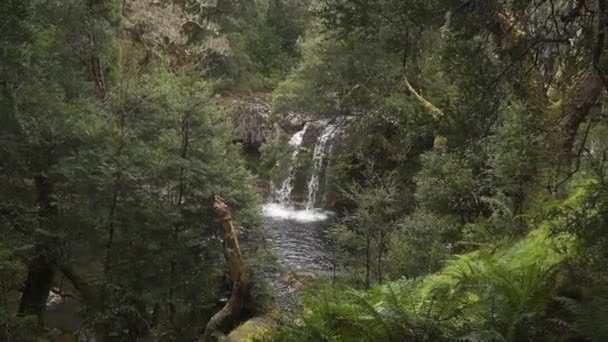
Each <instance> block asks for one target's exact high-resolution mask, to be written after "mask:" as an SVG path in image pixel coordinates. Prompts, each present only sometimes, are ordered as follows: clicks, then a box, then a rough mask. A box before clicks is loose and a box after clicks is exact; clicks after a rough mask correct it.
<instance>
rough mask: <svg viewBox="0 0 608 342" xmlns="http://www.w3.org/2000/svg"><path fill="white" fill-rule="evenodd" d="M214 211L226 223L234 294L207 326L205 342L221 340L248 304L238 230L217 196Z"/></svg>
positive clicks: (214, 199)
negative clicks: (246, 301) (219, 338)
mask: <svg viewBox="0 0 608 342" xmlns="http://www.w3.org/2000/svg"><path fill="white" fill-rule="evenodd" d="M213 210H214V212H215V216H216V219H217V221H219V222H220V223H221V224H222V228H223V230H224V252H225V255H226V258H227V260H226V262H227V263H228V265H229V267H230V279H231V281H232V292H231V294H230V299H228V302H227V303H226V305H224V307H223V308H222V309H221V310H220V311H219V312H217V313H216V314H215V315H213V317H211V319H210V320H209V322H208V323H207V327H206V329H205V333H204V335H203V337H202V342H210V341H217V340H218V337H219V336H222V335H224V334H226V333H227V332H228V331H229V329H231V328H232V327H234V326H235V325H236V324H237V323H238V321H239V319H240V318H241V313H242V311H243V306H244V304H245V296H246V292H247V284H248V281H247V277H246V274H245V265H244V263H243V258H242V255H241V248H240V246H239V241H238V231H237V228H236V226H235V225H234V223H233V222H232V213H231V212H230V208H229V207H228V205H227V204H226V202H225V201H224V199H222V198H221V197H220V196H217V195H216V196H213Z"/></svg>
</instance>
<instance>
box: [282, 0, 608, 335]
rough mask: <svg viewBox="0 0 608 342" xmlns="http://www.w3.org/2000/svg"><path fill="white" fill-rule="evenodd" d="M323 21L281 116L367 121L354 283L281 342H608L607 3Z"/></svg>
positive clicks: (337, 172) (292, 321)
mask: <svg viewBox="0 0 608 342" xmlns="http://www.w3.org/2000/svg"><path fill="white" fill-rule="evenodd" d="M312 10H313V12H314V13H315V14H316V18H317V20H318V26H315V27H314V28H313V29H312V30H311V31H310V32H309V34H308V37H307V39H306V41H305V42H304V43H303V49H304V52H303V56H304V57H303V59H302V60H301V62H300V63H299V65H298V66H297V67H296V68H295V69H294V70H293V71H292V72H291V74H290V75H289V76H288V77H287V78H286V80H285V81H284V82H282V83H280V84H279V86H278V87H277V89H276V90H275V92H274V102H275V103H274V104H275V110H276V111H277V112H278V113H281V112H288V111H290V110H306V111H312V112H315V113H316V114H317V115H319V116H321V117H324V116H329V117H331V116H333V115H343V116H347V117H350V118H351V120H350V121H349V124H348V125H347V128H346V132H347V133H346V137H344V139H345V140H346V142H345V143H344V144H343V146H342V148H341V151H340V154H339V155H337V156H335V157H334V158H335V162H336V163H335V166H334V167H333V169H332V170H330V172H331V173H332V180H333V182H335V184H334V186H333V187H334V188H335V189H339V193H338V194H337V196H338V197H339V198H340V199H339V200H338V201H337V202H336V203H339V206H338V207H340V208H344V209H346V215H345V217H344V218H343V219H341V220H340V222H339V223H337V224H335V225H334V227H333V228H332V234H333V236H334V238H335V241H336V244H337V252H336V265H337V270H338V271H337V274H336V275H333V276H332V277H331V279H329V280H328V282H327V283H323V282H321V284H320V285H319V287H318V288H315V289H314V290H311V291H310V293H309V295H308V297H307V299H306V300H304V301H303V303H302V304H301V305H302V307H301V311H300V312H299V313H297V314H296V317H295V318H287V319H285V320H284V324H285V325H284V327H282V328H281V329H279V330H278V332H277V333H276V334H275V335H273V336H272V338H274V339H277V340H289V341H321V340H332V341H353V340H370V341H402V340H412V341H442V340H447V341H451V340H460V341H579V340H581V341H582V340H597V341H600V340H604V339H606V338H607V335H606V332H605V329H601V328H599V327H600V326H602V325H603V323H600V322H603V320H605V317H606V316H605V312H604V310H603V309H601V308H600V306H601V305H600V304H599V303H604V302H605V301H606V298H608V297H607V293H606V283H605V277H606V272H605V270H602V269H600V268H598V267H597V266H598V265H600V264H601V263H602V262H601V261H600V260H602V258H603V257H602V256H601V255H603V253H602V252H600V250H603V249H605V247H606V245H605V242H604V241H605V240H604V236H605V233H603V232H602V231H601V229H602V228H601V227H604V226H605V218H604V214H603V213H604V211H605V204H606V202H605V199H606V192H605V190H606V189H605V175H606V172H607V171H608V169H607V166H606V156H607V145H606V143H605V134H606V124H607V122H606V117H605V114H604V108H605V105H606V97H605V80H606V79H607V78H606V76H607V75H608V65H607V64H606V54H605V51H604V50H605V48H604V46H605V45H604V44H605V40H606V30H607V26H606V22H605V20H604V19H601V18H604V16H605V15H606V13H607V12H606V4H605V3H604V1H449V0H447V1H446V0H438V1H416V0H412V1H392V0H387V1H364V2H361V1H350V0H321V1H318V2H315V3H314V5H313V7H312ZM600 136H602V137H604V138H603V139H602V138H599V137H600ZM598 139H599V140H598ZM600 141H601V142H600ZM364 289H369V290H367V291H364Z"/></svg>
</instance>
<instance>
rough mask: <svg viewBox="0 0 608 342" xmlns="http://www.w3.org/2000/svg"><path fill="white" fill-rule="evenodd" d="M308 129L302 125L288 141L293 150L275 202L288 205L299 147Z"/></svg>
mask: <svg viewBox="0 0 608 342" xmlns="http://www.w3.org/2000/svg"><path fill="white" fill-rule="evenodd" d="M307 129H308V122H307V123H305V124H304V127H303V128H302V130H301V131H299V132H297V133H296V134H294V135H293V136H292V137H291V139H290V140H289V145H290V146H291V147H292V148H293V152H292V153H291V158H290V160H289V169H288V170H287V178H285V180H284V181H283V184H281V189H279V191H278V192H277V194H276V201H278V202H279V203H281V204H288V203H289V201H290V197H291V191H292V190H293V182H294V181H295V178H296V165H297V164H298V155H299V154H300V146H301V145H302V140H303V138H304V134H306V130H307Z"/></svg>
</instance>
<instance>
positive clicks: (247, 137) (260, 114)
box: [233, 94, 273, 149]
mask: <svg viewBox="0 0 608 342" xmlns="http://www.w3.org/2000/svg"><path fill="white" fill-rule="evenodd" d="M234 107H235V115H234V116H233V123H234V127H235V128H236V132H237V135H238V140H239V141H240V142H242V143H243V144H245V145H248V146H250V147H252V148H254V149H259V147H260V146H262V144H263V143H265V142H266V141H268V140H269V139H270V138H271V137H272V134H273V126H272V123H271V122H270V109H271V95H270V94H255V95H253V96H250V97H246V98H239V99H236V100H234Z"/></svg>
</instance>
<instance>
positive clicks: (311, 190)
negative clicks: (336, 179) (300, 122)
mask: <svg viewBox="0 0 608 342" xmlns="http://www.w3.org/2000/svg"><path fill="white" fill-rule="evenodd" d="M335 134H336V126H334V125H327V126H326V127H325V129H323V133H321V136H320V137H319V139H318V140H317V144H316V145H315V150H314V153H313V157H312V158H313V168H312V175H311V177H310V180H309V181H308V199H307V201H306V210H310V209H312V208H314V207H315V204H316V200H317V192H318V191H319V177H320V175H321V172H322V171H323V161H324V160H325V156H326V151H325V148H326V146H327V142H328V141H331V140H332V138H333V137H334V135H335ZM331 148H332V145H331V144H330V149H331Z"/></svg>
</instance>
